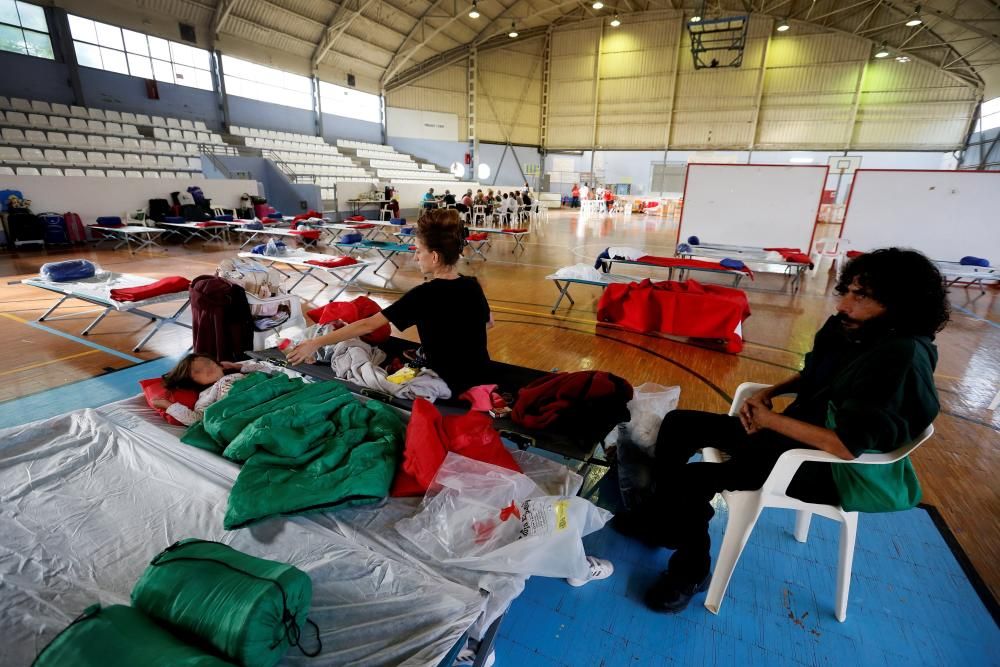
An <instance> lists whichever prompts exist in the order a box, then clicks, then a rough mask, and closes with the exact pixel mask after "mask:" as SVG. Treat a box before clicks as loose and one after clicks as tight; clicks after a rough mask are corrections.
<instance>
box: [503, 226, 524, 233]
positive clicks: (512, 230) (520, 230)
mask: <svg viewBox="0 0 1000 667" xmlns="http://www.w3.org/2000/svg"><path fill="white" fill-rule="evenodd" d="M500 231H501V232H503V233H504V234H524V233H526V232H527V231H528V228H527V227H507V228H506V229H501V230H500Z"/></svg>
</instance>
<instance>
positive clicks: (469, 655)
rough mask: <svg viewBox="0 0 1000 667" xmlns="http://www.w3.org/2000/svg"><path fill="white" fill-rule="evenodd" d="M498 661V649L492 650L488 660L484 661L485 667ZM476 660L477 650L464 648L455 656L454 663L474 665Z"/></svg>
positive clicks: (468, 666) (490, 666) (459, 665)
mask: <svg viewBox="0 0 1000 667" xmlns="http://www.w3.org/2000/svg"><path fill="white" fill-rule="evenodd" d="M496 661H497V654H496V651H490V654H489V655H488V656H486V660H484V661H483V667H493V664H494V663H495V662H496ZM475 662H476V652H475V651H473V650H472V649H471V648H463V649H462V650H461V651H459V652H458V655H457V656H456V657H455V662H453V663H452V665H453V667H472V665H474V664H475Z"/></svg>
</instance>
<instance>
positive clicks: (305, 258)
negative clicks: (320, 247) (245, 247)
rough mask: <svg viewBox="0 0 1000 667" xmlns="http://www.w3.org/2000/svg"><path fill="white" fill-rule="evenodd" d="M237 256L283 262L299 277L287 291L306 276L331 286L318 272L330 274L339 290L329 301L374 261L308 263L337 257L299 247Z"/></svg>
mask: <svg viewBox="0 0 1000 667" xmlns="http://www.w3.org/2000/svg"><path fill="white" fill-rule="evenodd" d="M239 256H240V257H243V258H246V259H253V260H256V261H258V262H266V263H268V264H270V265H272V266H273V265H274V264H284V265H285V266H288V267H291V269H292V270H293V271H295V272H296V273H298V274H299V278H298V280H296V281H295V282H294V283H293V284H292V286H291V287H289V288H288V291H289V292H291V291H293V290H294V289H295V288H296V287H298V286H299V283H301V282H302V281H303V280H305V279H306V278H313V279H314V280H318V281H319V282H321V283H323V284H324V285H326V286H327V287H331V286H332V285H331V284H330V283H328V282H327V281H325V280H323V279H322V278H320V277H319V273H327V274H329V275H330V276H332V277H334V278H336V279H337V282H338V283H339V284H340V290H339V291H338V292H337V293H336V294H334V295H333V296H332V297H330V301H336V300H337V297H339V296H340V295H341V294H343V292H344V290H346V289H347V288H348V287H350V286H351V285H353V284H355V283H356V282H357V280H358V278H360V277H361V274H362V273H364V272H365V269H367V268H368V267H369V266H372V265H373V264H374V263H375V262H366V261H356V262H355V263H354V264H346V265H344V266H332V267H330V266H320V265H317V264H310V262H324V261H328V260H334V259H337V258H336V257H333V256H331V255H324V254H323V253H318V252H306V251H305V250H301V249H298V250H289V251H287V252H286V253H285V254H284V255H279V256H277V257H270V256H268V255H257V254H254V253H252V252H241V253H240V254H239ZM274 269H275V270H276V271H278V272H279V273H282V274H283V275H285V276H286V277H291V276H290V275H289V274H287V273H285V272H284V271H282V270H281V269H279V268H278V267H276V266H275V267H274ZM344 276H346V277H344Z"/></svg>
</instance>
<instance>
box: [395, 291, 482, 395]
mask: <svg viewBox="0 0 1000 667" xmlns="http://www.w3.org/2000/svg"><path fill="white" fill-rule="evenodd" d="M382 314H383V315H385V317H386V319H388V320H389V321H390V322H392V324H393V325H394V326H395V327H396V328H397V329H399V330H400V331H404V330H406V329H409V328H410V327H412V326H416V327H417V333H419V334H420V344H421V346H422V347H423V353H424V356H425V357H426V358H427V365H428V366H430V368H431V369H432V370H434V372H436V373H437V374H438V375H440V376H441V378H442V379H443V380H444V381H445V382H446V383H448V387H449V388H450V389H451V391H452V393H453V394H454V395H456V396H457V395H458V394H460V393H462V392H463V391H465V390H466V389H468V388H469V387H474V386H476V385H479V384H485V383H487V382H488V381H489V377H488V375H489V363H490V353H489V351H488V350H487V349H486V325H487V323H488V322H489V321H490V305H489V303H487V301H486V295H485V294H483V288H482V287H480V285H479V281H478V280H476V279H475V278H474V277H472V276H459V277H458V278H455V279H453V280H447V279H443V278H435V279H434V280H430V281H428V282H426V283H423V284H422V285H418V286H416V287H414V288H413V289H411V290H410V291H409V292H407V293H406V294H404V295H403V296H402V297H400V299H399V301H397V302H396V303H393V304H391V305H389V306H387V307H386V308H385V310H383V311H382Z"/></svg>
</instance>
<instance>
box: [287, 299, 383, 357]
mask: <svg viewBox="0 0 1000 667" xmlns="http://www.w3.org/2000/svg"><path fill="white" fill-rule="evenodd" d="M380 312H382V308H381V307H379V305H378V304H377V303H375V302H374V301H372V300H371V299H369V298H368V297H366V296H359V297H358V298H357V299H355V300H354V301H331V302H330V303H328V304H326V305H325V306H322V307H320V308H313V309H312V310H310V311H308V312H307V313H306V315H308V316H309V319H311V320H312V321H313V322H316V323H317V324H329V323H330V322H336V321H337V320H343V321H344V322H347V323H348V324H350V323H351V322H357V321H358V320H363V319H365V318H366V317H371V316H372V315H374V314H375V313H380ZM391 335H392V328H391V327H390V326H389V325H388V324H386V325H385V326H381V327H379V328H378V329H376V330H375V331H373V332H371V333H370V334H366V335H364V336H362V337H361V340H363V341H364V342H366V343H368V344H370V345H378V344H379V343H384V342H385V341H387V340H389V336H391Z"/></svg>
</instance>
